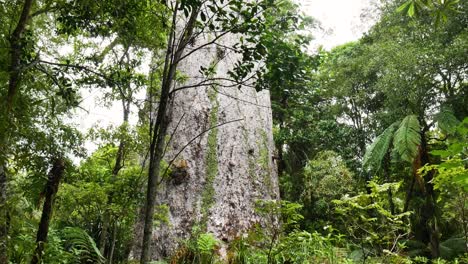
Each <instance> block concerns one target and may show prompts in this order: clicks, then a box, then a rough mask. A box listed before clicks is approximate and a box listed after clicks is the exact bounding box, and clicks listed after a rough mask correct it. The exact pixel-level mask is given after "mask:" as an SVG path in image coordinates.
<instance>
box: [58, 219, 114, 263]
mask: <svg viewBox="0 0 468 264" xmlns="http://www.w3.org/2000/svg"><path fill="white" fill-rule="evenodd" d="M63 236H64V238H65V241H66V244H68V245H69V246H70V249H71V250H72V251H74V252H75V255H77V257H79V258H80V261H85V262H91V263H104V261H105V258H104V257H103V256H102V255H101V253H100V252H99V249H98V248H97V246H96V243H95V242H94V240H93V238H92V237H90V236H89V235H88V233H86V231H84V230H83V229H81V228H78V227H66V228H65V229H64V230H63Z"/></svg>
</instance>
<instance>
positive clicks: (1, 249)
mask: <svg viewBox="0 0 468 264" xmlns="http://www.w3.org/2000/svg"><path fill="white" fill-rule="evenodd" d="M6 192H7V176H6V172H5V170H4V166H3V164H0V212H1V215H0V239H1V240H0V263H8V240H7V238H8V229H9V228H8V221H7V219H8V210H7V205H6V201H7V194H6Z"/></svg>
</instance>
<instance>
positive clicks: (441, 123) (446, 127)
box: [435, 109, 460, 134]
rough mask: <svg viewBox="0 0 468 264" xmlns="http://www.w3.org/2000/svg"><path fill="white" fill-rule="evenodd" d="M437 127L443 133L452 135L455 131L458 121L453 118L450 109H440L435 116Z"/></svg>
mask: <svg viewBox="0 0 468 264" xmlns="http://www.w3.org/2000/svg"><path fill="white" fill-rule="evenodd" d="M435 121H437V126H438V127H439V128H440V129H441V130H442V131H443V132H445V133H448V134H453V133H455V131H456V130H457V126H458V125H459V124H460V121H459V120H458V119H457V118H456V117H455V115H454V114H453V112H452V111H451V110H450V109H442V110H441V111H440V113H438V114H437V115H436V116H435Z"/></svg>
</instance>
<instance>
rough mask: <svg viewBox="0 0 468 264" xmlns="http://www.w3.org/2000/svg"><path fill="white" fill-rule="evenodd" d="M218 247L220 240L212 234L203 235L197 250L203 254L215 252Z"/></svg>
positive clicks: (199, 239) (198, 241)
mask: <svg viewBox="0 0 468 264" xmlns="http://www.w3.org/2000/svg"><path fill="white" fill-rule="evenodd" d="M217 245H218V240H216V238H215V237H214V236H213V234H210V233H205V234H201V235H200V237H199V238H198V240H197V249H198V250H199V251H200V252H201V253H203V254H206V253H211V252H213V250H214V249H215V248H216V246H217Z"/></svg>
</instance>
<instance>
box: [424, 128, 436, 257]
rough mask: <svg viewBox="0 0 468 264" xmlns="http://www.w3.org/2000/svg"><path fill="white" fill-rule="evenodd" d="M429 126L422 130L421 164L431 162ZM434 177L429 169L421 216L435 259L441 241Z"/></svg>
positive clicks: (425, 178)
mask: <svg viewBox="0 0 468 264" xmlns="http://www.w3.org/2000/svg"><path fill="white" fill-rule="evenodd" d="M427 130H428V128H425V129H424V130H423V132H421V139H422V140H421V165H425V164H429V162H430V160H429V150H428V145H427V140H426V137H425V131H427ZM433 178H434V171H429V172H428V173H427V174H426V175H425V177H424V181H425V184H424V185H425V191H424V192H423V195H424V196H425V197H424V198H425V204H424V209H423V214H422V216H421V218H422V223H423V224H424V227H423V229H424V231H425V232H426V235H427V237H428V240H429V241H427V242H429V246H430V249H431V256H432V258H433V259H436V258H438V257H439V256H440V248H439V246H440V241H439V230H438V223H437V222H438V221H437V220H438V219H437V218H438V217H437V212H436V211H437V204H436V201H437V198H436V194H435V191H434V185H433V184H432V179H433Z"/></svg>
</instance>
